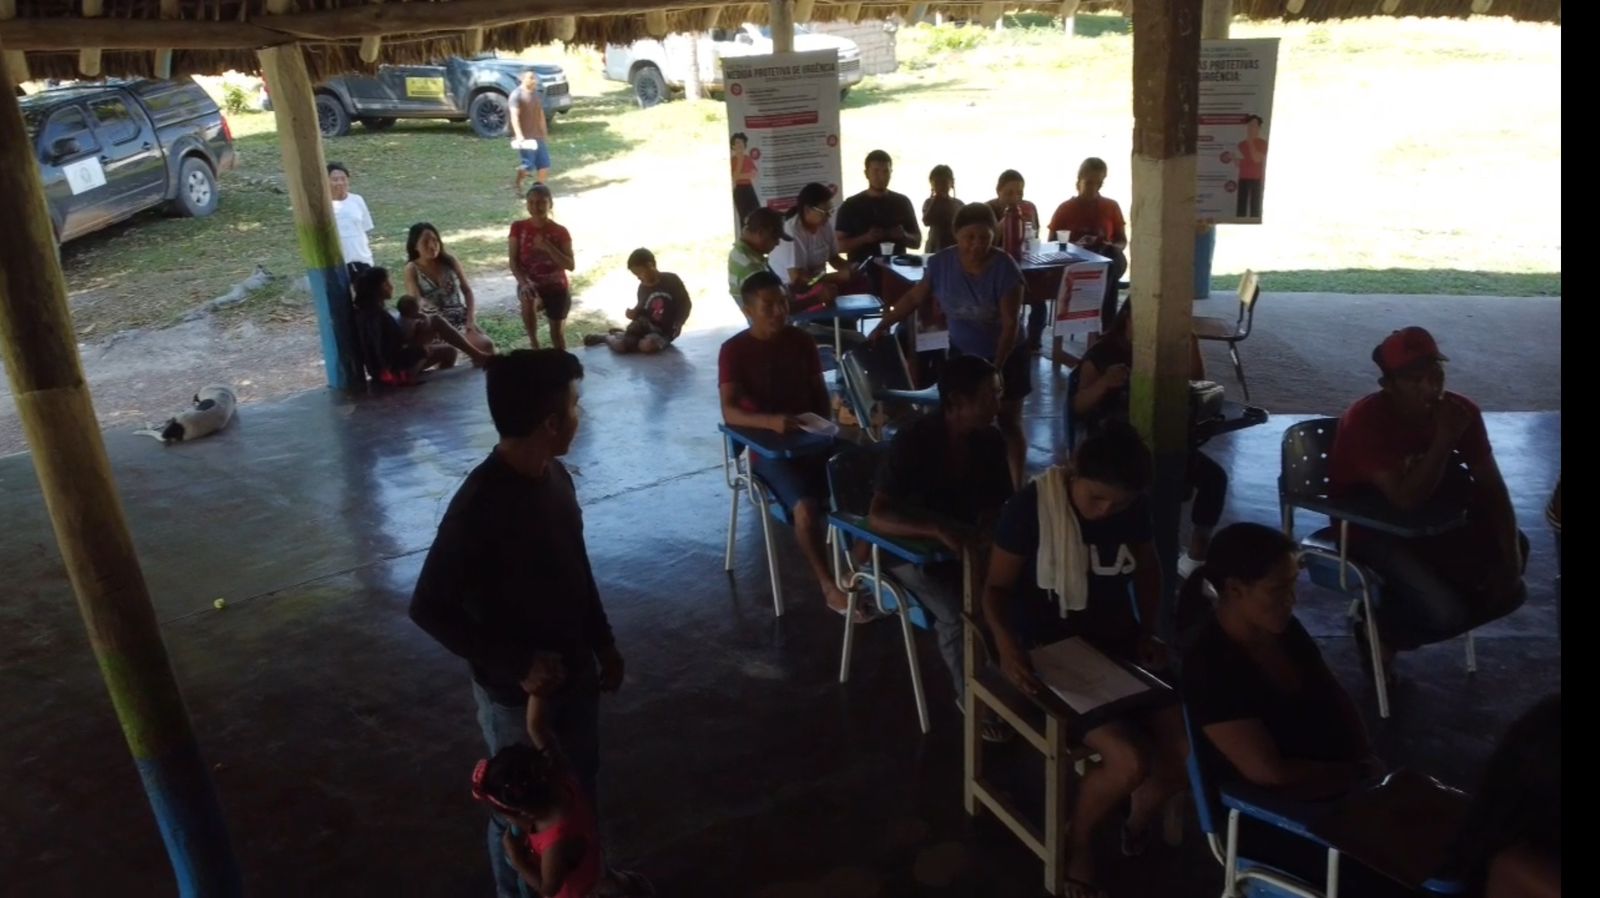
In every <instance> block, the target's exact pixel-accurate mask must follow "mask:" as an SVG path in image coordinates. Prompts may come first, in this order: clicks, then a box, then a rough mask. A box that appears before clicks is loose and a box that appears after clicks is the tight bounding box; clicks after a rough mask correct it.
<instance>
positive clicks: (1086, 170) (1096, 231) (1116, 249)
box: [1050, 156, 1128, 333]
mask: <svg viewBox="0 0 1600 898" xmlns="http://www.w3.org/2000/svg"><path fill="white" fill-rule="evenodd" d="M1106 171H1107V168H1106V163H1105V160H1103V159H1097V158H1095V157H1094V156H1090V157H1089V158H1088V159H1085V160H1083V164H1081V165H1079V166H1078V195H1077V196H1075V197H1073V198H1072V199H1070V200H1067V201H1066V202H1064V203H1062V204H1061V205H1059V206H1057V207H1056V214H1054V215H1052V216H1050V237H1051V238H1052V239H1054V237H1055V235H1056V232H1058V231H1070V232H1072V242H1073V243H1076V244H1078V245H1079V246H1081V247H1083V248H1084V249H1086V250H1088V251H1089V252H1092V253H1097V254H1099V255H1102V256H1105V257H1106V258H1108V259H1110V260H1111V266H1110V268H1109V269H1108V270H1107V271H1106V292H1105V296H1104V298H1103V299H1101V301H1100V330H1101V332H1102V333H1110V331H1111V324H1112V322H1114V321H1115V320H1116V318H1117V284H1118V283H1119V282H1121V280H1122V276H1123V275H1124V274H1126V273H1127V271H1128V256H1127V250H1128V224H1127V222H1126V221H1124V220H1123V218H1122V207H1121V206H1119V205H1117V201H1116V200H1114V199H1110V198H1109V197H1103V196H1101V195H1100V188H1101V187H1103V186H1104V185H1105V183H1106Z"/></svg>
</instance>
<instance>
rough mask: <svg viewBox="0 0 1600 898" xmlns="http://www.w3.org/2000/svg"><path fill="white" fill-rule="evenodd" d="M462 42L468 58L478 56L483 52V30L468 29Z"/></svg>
mask: <svg viewBox="0 0 1600 898" xmlns="http://www.w3.org/2000/svg"><path fill="white" fill-rule="evenodd" d="M462 40H463V42H464V43H463V46H462V51H463V52H464V53H465V54H466V55H467V56H469V57H471V56H477V55H478V54H479V53H482V52H483V29H482V28H468V29H467V33H466V34H465V35H463V36H462Z"/></svg>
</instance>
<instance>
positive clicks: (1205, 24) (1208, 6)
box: [1200, 0, 1233, 41]
mask: <svg viewBox="0 0 1600 898" xmlns="http://www.w3.org/2000/svg"><path fill="white" fill-rule="evenodd" d="M1200 12H1201V15H1200V39H1201V40H1203V41H1224V40H1227V39H1228V23H1230V22H1232V21H1233V0H1205V5H1204V6H1202V7H1201V8H1200Z"/></svg>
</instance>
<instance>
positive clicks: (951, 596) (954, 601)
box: [885, 563, 967, 702]
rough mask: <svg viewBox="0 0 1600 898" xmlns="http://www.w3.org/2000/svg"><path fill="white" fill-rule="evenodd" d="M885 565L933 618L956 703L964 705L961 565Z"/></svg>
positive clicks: (934, 628)
mask: <svg viewBox="0 0 1600 898" xmlns="http://www.w3.org/2000/svg"><path fill="white" fill-rule="evenodd" d="M885 566H886V567H888V569H889V574H890V576H892V577H894V579H895V582H897V583H899V584H900V585H901V586H903V587H905V588H906V589H907V590H909V591H910V592H911V594H912V595H913V596H915V597H916V599H917V602H918V603H919V604H921V605H922V607H924V608H926V609H927V610H928V613H929V614H931V615H932V616H933V633H934V635H935V636H936V637H938V640H939V657H940V658H943V659H944V666H945V667H946V668H947V669H948V670H949V671H950V682H951V685H953V686H954V687H955V692H956V701H957V702H963V701H964V700H965V698H966V685H967V684H966V680H965V678H964V677H963V676H962V669H961V659H962V656H961V637H962V633H963V629H964V628H963V626H962V622H961V565H960V564H959V563H945V564H935V565H930V566H928V567H917V566H916V565H914V564H897V565H885Z"/></svg>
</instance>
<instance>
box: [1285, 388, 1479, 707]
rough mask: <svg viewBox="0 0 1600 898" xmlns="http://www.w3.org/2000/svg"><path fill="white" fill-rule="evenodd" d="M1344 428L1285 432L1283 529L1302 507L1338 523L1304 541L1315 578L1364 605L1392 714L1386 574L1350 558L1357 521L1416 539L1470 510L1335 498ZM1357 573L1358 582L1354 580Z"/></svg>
mask: <svg viewBox="0 0 1600 898" xmlns="http://www.w3.org/2000/svg"><path fill="white" fill-rule="evenodd" d="M1338 430H1339V419H1338V418H1313V419H1312V420H1310V421H1302V422H1301V423H1299V424H1295V425H1292V426H1290V427H1289V428H1288V429H1286V430H1285V431H1284V432H1283V445H1282V461H1281V465H1280V468H1279V474H1278V505H1279V508H1280V510H1281V512H1282V515H1283V532H1284V534H1285V535H1287V536H1290V537H1293V536H1294V523H1295V512H1296V510H1297V509H1304V510H1306V511H1311V512H1316V513H1320V514H1325V515H1327V516H1328V517H1330V518H1332V519H1334V520H1335V521H1337V522H1338V523H1337V524H1334V525H1332V526H1328V527H1323V528H1321V529H1319V530H1317V531H1315V532H1313V533H1312V534H1311V535H1309V536H1307V537H1306V538H1304V539H1302V540H1301V541H1300V552H1301V556H1302V558H1304V559H1305V560H1306V562H1307V563H1306V569H1307V573H1309V574H1310V576H1311V581H1312V582H1313V583H1316V584H1317V585H1318V586H1322V587H1324V588H1326V589H1332V590H1336V591H1338V592H1340V593H1343V594H1345V595H1352V596H1353V598H1352V608H1354V607H1360V609H1361V611H1362V614H1363V616H1364V618H1365V622H1366V628H1367V645H1368V646H1369V648H1370V650H1371V653H1372V681H1373V687H1374V688H1375V689H1376V690H1377V693H1378V716H1379V717H1383V718H1387V717H1388V716H1389V689H1388V682H1387V677H1386V676H1385V674H1384V670H1383V658H1382V647H1381V645H1380V643H1379V640H1378V618H1377V616H1376V615H1375V614H1374V613H1373V608H1372V606H1373V600H1374V598H1375V597H1376V595H1377V594H1378V592H1379V590H1380V589H1381V588H1382V581H1381V578H1379V576H1378V575H1377V573H1376V572H1374V571H1373V570H1372V569H1371V568H1369V567H1367V566H1365V565H1363V564H1360V563H1358V562H1356V561H1353V560H1351V558H1350V525H1351V524H1352V523H1354V524H1356V525H1358V526H1362V527H1367V528H1369V529H1372V530H1377V531H1381V532H1383V533H1387V534H1389V535H1391V536H1397V537H1400V538H1406V539H1414V538H1417V537H1422V536H1429V535H1432V534H1435V533H1441V532H1445V531H1448V530H1451V529H1454V528H1455V527H1458V526H1460V525H1461V524H1462V523H1464V521H1465V516H1464V514H1463V513H1461V512H1460V511H1456V512H1450V511H1448V510H1447V511H1445V512H1444V513H1443V514H1441V513H1440V512H1439V511H1437V510H1432V509H1429V510H1424V511H1423V512H1420V513H1418V514H1412V515H1400V514H1397V513H1395V512H1393V511H1392V510H1388V509H1385V508H1384V507H1383V506H1382V504H1381V503H1375V502H1372V501H1351V500H1335V499H1331V498H1329V496H1328V468H1329V457H1330V455H1331V453H1332V451H1333V441H1334V437H1335V436H1337V434H1338ZM1352 578H1353V579H1354V583H1353V584H1352V583H1351V580H1352ZM1465 639H1466V651H1467V672H1468V673H1472V672H1474V671H1476V670H1477V669H1478V661H1477V653H1476V647H1475V645H1474V642H1473V638H1472V631H1470V630H1468V631H1467V633H1466V637H1465Z"/></svg>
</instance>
